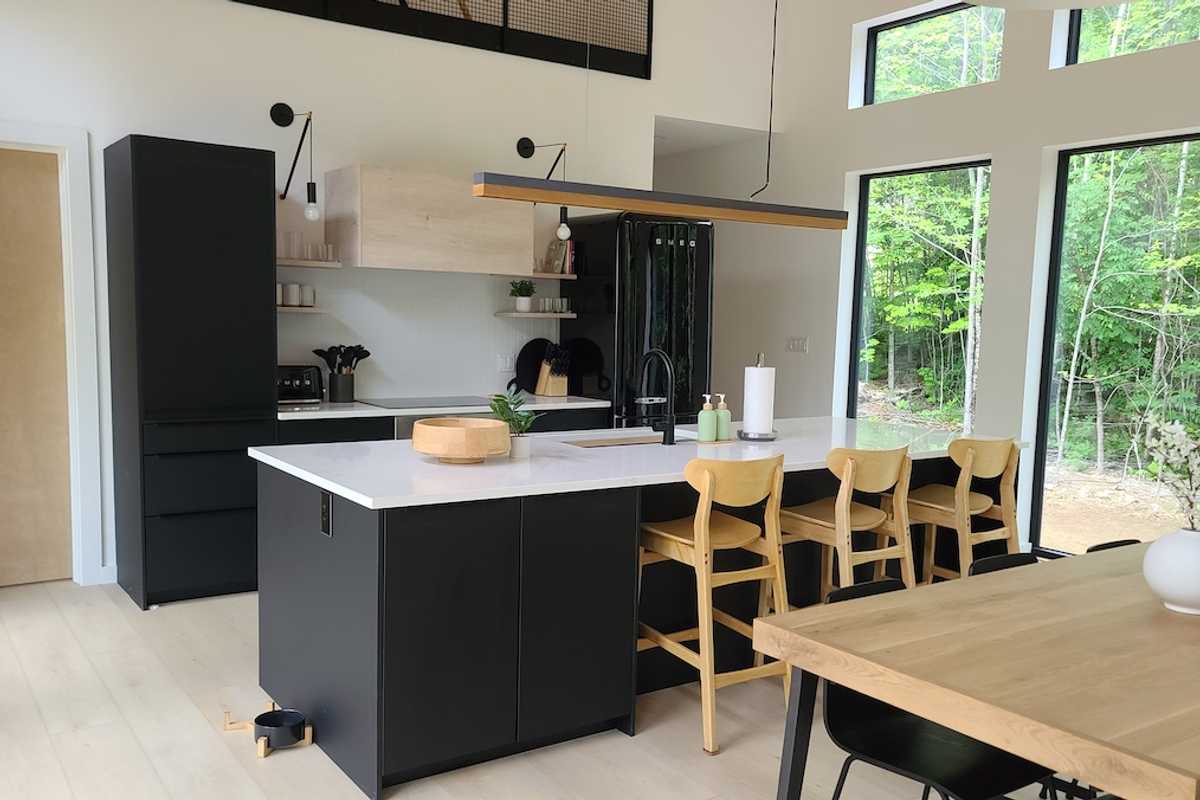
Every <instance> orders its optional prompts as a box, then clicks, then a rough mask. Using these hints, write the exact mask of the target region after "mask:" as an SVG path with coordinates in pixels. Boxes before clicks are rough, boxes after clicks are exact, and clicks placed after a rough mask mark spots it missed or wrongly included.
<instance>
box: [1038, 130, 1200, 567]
mask: <svg viewBox="0 0 1200 800" xmlns="http://www.w3.org/2000/svg"><path fill="white" fill-rule="evenodd" d="M1181 142H1200V132H1197V133H1188V134H1181V135H1178V136H1160V137H1153V138H1150V139H1132V140H1128V141H1123V142H1116V143H1108V144H1102V145H1091V146H1088V147H1076V148H1071V149H1067V150H1060V151H1059V153H1058V167H1057V169H1058V174H1057V175H1056V176H1055V187H1054V217H1053V222H1052V225H1053V228H1052V229H1051V236H1050V269H1049V270H1048V272H1047V276H1046V309H1045V317H1044V320H1043V324H1042V354H1041V368H1040V371H1039V376H1038V381H1039V384H1038V399H1037V403H1038V408H1037V415H1038V416H1037V432H1036V434H1035V437H1034V445H1033V484H1032V488H1031V491H1030V498H1029V544H1030V547H1031V549H1032V552H1033V553H1034V554H1035V555H1037V556H1039V557H1040V558H1066V557H1069V556H1072V555H1075V554H1073V553H1067V552H1065V551H1062V550H1055V549H1053V548H1049V547H1043V546H1042V544H1041V541H1042V521H1043V513H1044V505H1045V500H1046V458H1047V456H1048V455H1049V449H1048V448H1049V445H1050V413H1049V412H1050V402H1051V400H1050V389H1051V387H1052V386H1053V378H1054V341H1055V337H1056V334H1057V331H1058V301H1059V288H1060V284H1061V282H1062V256H1063V244H1064V240H1065V238H1066V222H1067V190H1068V189H1069V188H1070V168H1071V159H1072V158H1073V157H1075V156H1081V155H1087V154H1089V153H1107V152H1109V151H1112V150H1134V149H1137V148H1139V147H1153V146H1156V145H1164V144H1179V143H1181Z"/></svg>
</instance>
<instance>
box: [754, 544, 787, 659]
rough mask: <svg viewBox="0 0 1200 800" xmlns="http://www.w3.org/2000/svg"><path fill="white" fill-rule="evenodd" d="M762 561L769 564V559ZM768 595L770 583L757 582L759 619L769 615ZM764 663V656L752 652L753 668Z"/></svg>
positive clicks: (769, 598) (769, 601)
mask: <svg viewBox="0 0 1200 800" xmlns="http://www.w3.org/2000/svg"><path fill="white" fill-rule="evenodd" d="M763 561H764V562H765V563H767V564H769V563H771V559H769V558H765V557H764V558H763ZM770 593H771V585H770V582H769V581H759V582H758V616H760V617H765V616H767V615H768V614H770V613H771V594H770ZM775 597H776V600H775V602H776V603H778V602H779V600H778V597H779V595H776V596H775ZM779 613H783V612H779ZM764 663H766V656H764V655H763V654H762V653H760V652H758V651H757V650H755V651H754V666H756V667H761V666H762V665H763V664H764Z"/></svg>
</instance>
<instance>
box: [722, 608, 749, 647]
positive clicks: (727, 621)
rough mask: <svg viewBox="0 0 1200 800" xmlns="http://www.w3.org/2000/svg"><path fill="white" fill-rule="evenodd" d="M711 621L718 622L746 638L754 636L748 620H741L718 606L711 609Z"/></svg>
mask: <svg viewBox="0 0 1200 800" xmlns="http://www.w3.org/2000/svg"><path fill="white" fill-rule="evenodd" d="M712 615H713V621H714V622H719V623H721V624H722V625H724V626H725V627H726V628H729V630H731V631H733V632H734V633H740V634H741V635H742V636H745V637H746V638H747V639H753V638H754V626H753V625H751V624H749V623H748V622H742V621H741V620H740V619H738V618H737V617H735V616H734V615H733V614H730V613H729V612H728V611H722V610H721V609H719V608H714V609H713V610H712Z"/></svg>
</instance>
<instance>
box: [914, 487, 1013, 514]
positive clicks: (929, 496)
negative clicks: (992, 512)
mask: <svg viewBox="0 0 1200 800" xmlns="http://www.w3.org/2000/svg"><path fill="white" fill-rule="evenodd" d="M908 502H909V503H915V504H917V505H921V506H928V507H929V508H936V509H938V510H940V511H948V512H951V513H953V512H954V487H953V486H946V485H945V484H943V483H932V484H930V485H928V486H922V487H921V488H920V489H913V490H911V491H909V493H908ZM967 504H968V507H969V509H970V514H971V516H975V515H976V514H982V513H983V512H985V511H987V510H988V509H990V508H991V507H992V506H993V505H994V503H993V502H992V498H990V497H988V496H987V495H986V494H980V493H979V492H971V493H970V494H969V495H968V496H967Z"/></svg>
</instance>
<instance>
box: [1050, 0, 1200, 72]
mask: <svg viewBox="0 0 1200 800" xmlns="http://www.w3.org/2000/svg"><path fill="white" fill-rule="evenodd" d="M1070 31H1071V32H1070V40H1069V42H1068V46H1067V63H1068V64H1082V63H1086V62H1089V61H1099V60H1101V59H1105V58H1114V57H1116V56H1122V55H1126V54H1128V53H1139V52H1142V51H1143V50H1154V49H1157V48H1159V47H1170V46H1171V45H1175V44H1183V43H1184V42H1194V41H1198V40H1200V0H1132V2H1127V3H1113V4H1112V5H1108V6H1102V7H1100V8H1085V9H1076V10H1075V11H1072V12H1071V28H1070Z"/></svg>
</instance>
